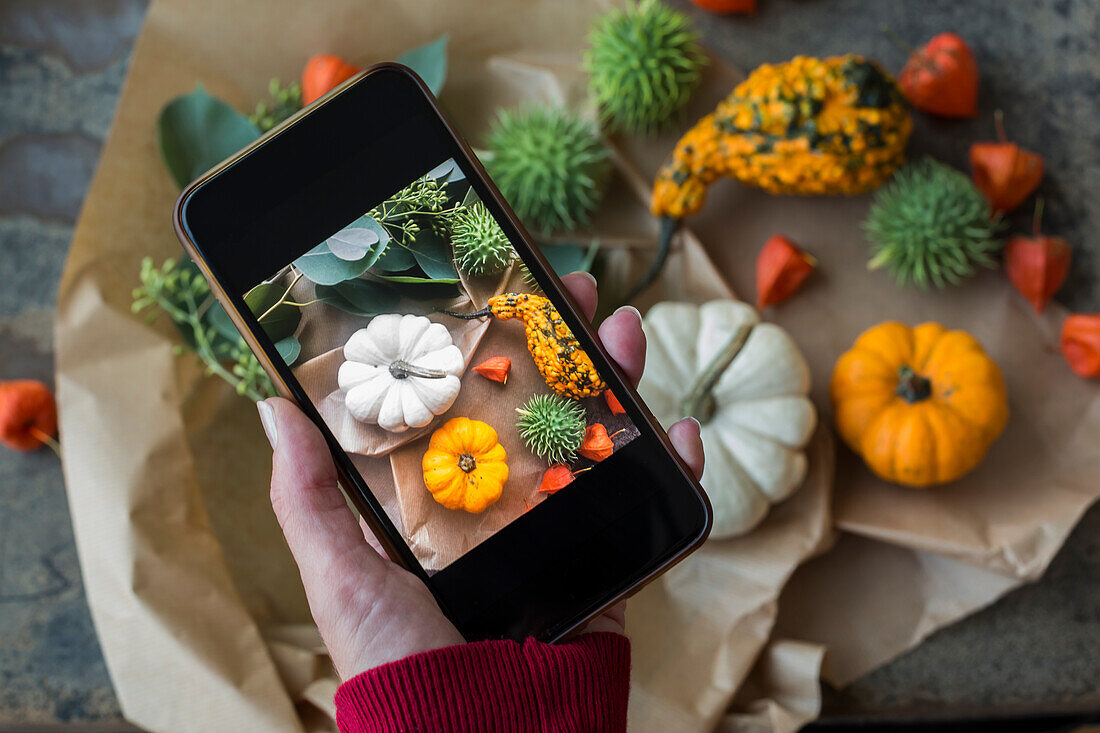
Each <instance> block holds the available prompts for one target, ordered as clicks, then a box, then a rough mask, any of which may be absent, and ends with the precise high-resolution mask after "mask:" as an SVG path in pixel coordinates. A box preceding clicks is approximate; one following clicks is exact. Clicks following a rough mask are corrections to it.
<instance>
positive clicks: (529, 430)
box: [516, 394, 585, 463]
mask: <svg viewBox="0 0 1100 733" xmlns="http://www.w3.org/2000/svg"><path fill="white" fill-rule="evenodd" d="M516 412H518V413H519V418H518V419H517V420H516V427H517V428H518V429H519V434H520V436H522V437H523V440H524V442H525V443H527V447H528V448H530V449H531V452H532V453H534V454H535V455H537V456H538V457H540V458H544V459H546V460H547V461H549V462H550V463H568V462H569V461H571V460H573V458H574V457H576V455H577V449H578V448H580V447H581V442H582V441H584V428H585V424H584V408H583V407H581V406H580V404H578V403H577V402H576V401H575V400H569V399H566V398H564V397H561V396H559V395H554V394H546V395H535V396H534V397H532V398H531V399H530V400H528V401H527V404H525V405H524V406H523V407H520V408H517V409H516Z"/></svg>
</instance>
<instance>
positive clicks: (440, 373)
mask: <svg viewBox="0 0 1100 733" xmlns="http://www.w3.org/2000/svg"><path fill="white" fill-rule="evenodd" d="M390 374H391V375H392V376H393V378H394V379H406V378H408V377H422V378H424V379H443V378H444V377H445V376H447V372H445V371H444V370H442V369H428V368H426V367H420V366H417V365H416V364H410V363H409V362H407V361H405V360H403V359H398V360H397V361H395V362H393V363H392V364H390Z"/></svg>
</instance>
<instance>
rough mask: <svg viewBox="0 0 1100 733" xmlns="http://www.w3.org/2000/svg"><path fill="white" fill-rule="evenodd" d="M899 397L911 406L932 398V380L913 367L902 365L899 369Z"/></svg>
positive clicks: (897, 392)
mask: <svg viewBox="0 0 1100 733" xmlns="http://www.w3.org/2000/svg"><path fill="white" fill-rule="evenodd" d="M895 392H896V394H897V395H898V397H901V398H902V399H903V400H905V401H906V402H908V403H909V404H910V405H912V404H915V403H917V402H920V401H921V400H926V399H928V398H929V397H931V396H932V380H931V379H929V378H928V377H922V376H921V375H919V374H917V373H916V372H915V371H913V367H911V366H908V365H906V364H902V365H901V366H900V367H898V388H897V390H895Z"/></svg>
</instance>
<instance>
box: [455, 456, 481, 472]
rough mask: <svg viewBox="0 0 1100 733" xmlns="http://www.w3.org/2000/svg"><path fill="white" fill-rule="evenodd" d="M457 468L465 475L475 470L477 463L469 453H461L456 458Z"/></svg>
mask: <svg viewBox="0 0 1100 733" xmlns="http://www.w3.org/2000/svg"><path fill="white" fill-rule="evenodd" d="M458 467H459V468H461V469H462V470H463V471H464V472H465V473H469V472H470V471H473V470H474V469H475V468H477V461H476V460H475V459H474V457H473V456H471V455H470V454H469V453H463V454H462V455H460V456H459V457H458Z"/></svg>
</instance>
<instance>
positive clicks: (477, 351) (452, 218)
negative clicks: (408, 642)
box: [242, 158, 639, 574]
mask: <svg viewBox="0 0 1100 733" xmlns="http://www.w3.org/2000/svg"><path fill="white" fill-rule="evenodd" d="M242 295H243V297H244V301H245V303H246V304H247V305H248V307H249V309H250V310H251V311H252V313H253V315H254V316H255V317H256V319H257V321H258V322H259V324H260V326H262V327H263V328H264V330H265V332H266V333H267V334H268V336H269V337H270V338H271V340H272V341H273V342H274V343H275V346H276V349H277V350H278V352H279V356H280V357H282V359H283V360H284V361H285V362H286V364H287V366H288V367H289V368H290V370H291V372H292V373H293V375H294V377H295V378H296V379H297V380H298V382H299V383H300V385H301V387H302V389H303V391H304V392H305V393H306V394H307V395H308V397H309V399H310V401H311V402H312V403H313V405H314V406H315V407H316V409H317V411H318V413H319V414H320V415H321V417H322V418H323V420H324V422H325V424H326V425H327V426H328V428H329V430H330V431H331V432H332V434H333V436H334V437H335V438H336V440H337V441H338V442H339V444H340V446H341V447H342V448H343V450H344V451H345V452H346V453H347V454H348V456H349V457H350V459H351V461H352V463H353V464H354V466H355V467H356V468H357V469H358V470H359V472H360V473H361V474H362V476H363V477H364V479H365V480H366V482H367V484H368V486H369V487H370V489H371V491H372V492H373V493H374V495H375V497H376V498H377V500H378V502H379V503H380V504H381V505H382V506H383V508H384V509H385V511H386V514H387V515H388V517H389V519H390V521H391V522H392V523H393V525H394V526H395V527H396V528H397V529H398V531H399V532H400V533H401V535H402V536H403V537H404V539H405V541H406V543H407V544H408V546H409V548H410V549H411V551H412V553H413V554H414V556H415V557H416V559H417V560H418V561H419V562H420V564H421V566H422V567H423V568H424V570H425V571H426V572H427V573H429V574H434V573H436V572H439V571H441V570H443V569H444V568H446V567H447V566H448V565H450V564H451V563H453V562H455V561H456V560H457V559H459V558H460V557H462V556H463V555H465V554H466V553H468V552H469V551H470V550H472V549H473V548H475V547H477V546H478V545H479V544H481V543H482V542H485V541H486V540H487V539H489V538H490V537H492V536H493V535H494V534H496V533H497V532H499V531H500V530H501V529H503V528H504V527H506V526H507V525H509V524H510V523H512V522H513V521H515V520H516V519H517V518H519V517H521V516H523V515H524V514H526V513H527V512H539V511H540V510H541V509H542V505H543V504H544V503H548V502H554V501H555V498H556V496H555V495H556V494H558V493H559V492H562V491H569V490H571V489H572V490H578V489H582V488H583V484H588V483H589V481H588V479H597V480H598V477H599V476H600V474H601V472H605V471H609V470H613V466H614V463H615V461H614V458H613V456H614V454H615V452H616V451H619V450H621V449H622V448H624V447H625V446H626V445H628V444H629V443H630V442H631V441H633V440H634V439H635V438H637V437H638V435H639V431H638V428H637V427H636V426H635V424H634V423H633V422H632V421H631V419H630V418H629V416H628V415H627V413H626V412H625V411H624V410H623V409H622V407H621V406H620V405H619V402H618V400H617V399H616V398H615V396H614V394H613V393H612V392H611V391H610V390H609V389H608V388H607V386H606V383H605V381H604V378H603V376H602V375H601V374H600V373H599V372H598V371H597V369H596V367H595V366H594V365H593V362H592V360H591V358H590V357H589V355H588V354H587V353H586V352H585V351H584V349H583V348H581V346H580V344H579V343H578V342H577V340H576V339H575V338H574V336H573V334H572V332H571V331H570V329H569V328H568V326H567V325H566V324H565V322H564V321H563V320H562V318H561V317H560V316H559V314H558V311H557V310H556V309H555V307H554V306H553V305H552V304H551V301H550V300H549V299H547V297H546V296H545V294H544V293H543V292H542V290H541V289H540V288H539V286H538V284H537V281H536V278H535V277H533V276H532V274H531V273H530V272H529V271H528V270H527V267H526V266H525V264H524V263H523V262H522V260H521V259H520V258H519V257H518V255H517V253H516V250H515V249H514V248H513V245H512V243H511V242H510V241H509V239H508V237H507V236H506V234H505V232H504V230H503V229H502V228H501V225H500V223H499V222H498V221H497V219H496V218H495V217H494V215H493V214H492V212H491V210H490V208H488V207H486V206H485V204H484V203H483V202H482V201H481V199H480V198H479V197H478V195H477V193H476V191H475V190H474V188H473V187H472V186H471V184H470V181H469V180H468V179H467V173H466V172H465V171H464V170H463V168H462V166H461V165H460V164H459V162H458V161H456V160H455V159H454V158H447V159H445V160H440V161H438V164H437V165H435V166H434V167H431V168H430V169H428V170H424V171H423V173H422V174H421V175H419V176H418V177H416V178H414V179H413V180H409V181H407V182H406V183H405V185H403V186H401V187H399V188H397V190H394V191H392V193H391V194H390V195H389V196H388V197H386V198H385V199H384V200H382V201H375V202H364V204H363V208H362V211H361V213H359V215H358V216H356V217H355V218H354V219H352V220H351V221H347V222H346V224H345V225H344V226H343V227H342V228H340V229H338V230H336V231H333V232H331V233H330V234H329V235H328V236H327V238H325V239H323V240H322V241H315V242H309V243H308V244H307V246H306V248H305V249H304V250H303V251H302V252H301V253H300V254H298V256H297V257H296V258H295V259H293V260H292V261H290V262H286V263H285V264H283V266H281V267H278V268H277V269H274V270H273V271H272V272H270V273H269V275H268V277H267V278H266V279H264V280H263V281H262V282H259V283H255V284H254V285H253V286H252V287H251V288H249V289H248V291H247V292H245V293H242ZM582 477H583V478H584V479H586V480H585V481H582V482H578V479H580V478H582Z"/></svg>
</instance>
